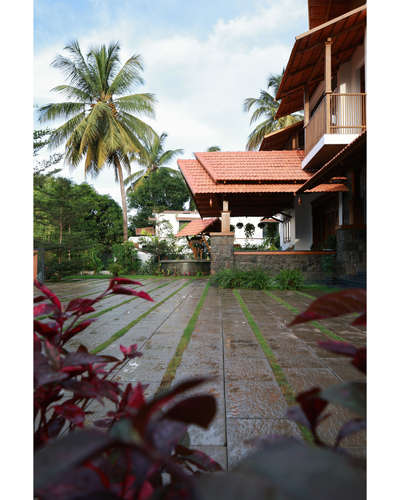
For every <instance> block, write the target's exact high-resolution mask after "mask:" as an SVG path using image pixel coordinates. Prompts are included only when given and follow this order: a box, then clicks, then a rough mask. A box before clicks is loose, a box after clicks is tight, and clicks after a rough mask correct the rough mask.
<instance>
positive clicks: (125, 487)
mask: <svg viewBox="0 0 400 500" xmlns="http://www.w3.org/2000/svg"><path fill="white" fill-rule="evenodd" d="M129 284H131V285H141V283H139V282H136V281H133V280H130V279H127V278H113V279H112V280H110V284H109V286H108V288H107V290H105V292H103V293H102V294H100V295H99V296H98V297H96V298H95V299H82V298H78V299H74V300H71V301H70V302H69V303H68V304H66V305H63V304H61V302H60V300H59V298H58V297H57V296H56V295H55V294H54V293H53V292H52V291H51V290H49V289H48V288H47V287H46V286H44V285H42V284H41V283H39V282H37V281H35V285H36V287H37V288H38V289H39V290H40V291H41V293H42V295H40V296H38V297H36V298H35V299H34V302H35V306H34V316H35V320H34V389H35V390H34V424H35V433H34V446H35V495H36V497H37V498H39V499H43V500H47V499H68V500H70V499H73V498H93V499H94V498H96V499H100V498H101V499H107V498H109V499H112V498H123V499H134V498H138V499H146V498H149V497H150V496H151V495H152V494H153V492H154V491H155V490H156V489H157V488H160V487H161V486H162V472H164V471H165V472H167V473H169V476H170V477H171V478H172V481H171V485H170V486H169V488H170V490H171V491H173V488H174V487H175V486H176V487H177V488H178V489H182V490H185V491H189V489H190V488H191V480H192V479H191V475H192V473H193V472H194V471H199V470H203V471H216V470H221V467H220V466H219V464H217V463H216V462H215V461H214V460H212V459H211V458H209V457H208V456H207V455H205V454H204V453H202V452H200V451H197V450H190V449H188V448H186V447H184V446H182V445H181V444H179V443H180V441H181V440H182V438H183V437H184V435H185V433H186V429H187V425H189V424H195V425H199V426H200V427H203V428H207V427H208V425H209V424H210V422H211V420H212V419H213V417H214V415H215V412H216V402H215V399H214V398H213V397H212V396H208V395H202V396H195V397H191V398H189V399H186V400H182V401H180V402H175V401H174V400H175V398H176V397H177V396H179V395H181V394H183V393H184V392H185V391H188V390H190V389H192V388H194V387H197V386H198V385H200V384H201V383H203V382H204V381H205V379H196V380H192V381H188V382H184V383H182V384H180V385H178V386H177V387H175V388H174V389H173V390H172V391H169V392H167V393H165V394H163V395H162V396H159V397H156V398H153V399H152V400H150V401H146V399H145V397H144V393H143V386H142V385H141V384H140V383H139V384H137V385H136V386H135V387H132V385H131V384H128V385H127V386H126V387H125V389H122V388H121V386H120V384H119V383H117V382H115V381H113V380H112V379H111V375H112V374H113V373H114V372H115V371H116V370H117V369H118V368H120V367H121V365H122V364H123V363H125V362H126V361H127V360H128V359H132V358H135V357H137V356H141V353H139V352H138V351H137V346H136V345H131V346H128V347H125V346H120V350H121V352H122V354H123V357H122V358H121V359H117V358H115V357H113V356H104V355H95V354H91V353H89V352H88V350H87V349H86V347H85V346H83V345H80V346H79V348H78V349H77V350H76V351H75V352H70V351H68V350H67V348H66V346H65V345H66V344H67V342H68V341H69V340H70V339H72V338H73V337H75V336H76V335H78V334H79V333H80V332H82V331H84V330H85V329H86V328H87V327H88V326H89V325H90V324H92V322H93V321H95V320H94V319H84V316H85V315H86V314H88V313H92V312H93V311H95V309H94V307H93V306H94V305H95V304H96V303H97V302H99V301H100V300H101V299H103V298H104V297H106V296H108V295H110V294H113V293H114V294H124V295H133V296H137V297H140V298H143V299H146V300H150V301H152V300H153V299H152V298H151V297H150V296H149V295H148V294H147V293H146V292H143V291H139V292H138V291H136V290H134V289H132V288H129V287H126V286H123V285H129ZM44 316H45V317H44ZM105 399H107V400H109V401H111V402H112V403H113V404H114V410H111V411H108V412H107V414H106V415H105V418H103V419H100V420H98V421H97V422H95V423H94V425H96V427H97V428H98V430H95V429H94V428H93V427H91V428H90V427H89V428H88V427H87V425H86V423H87V417H88V416H90V415H91V414H92V412H91V411H90V406H89V403H90V402H92V401H98V402H99V403H101V404H103V403H104V400H105ZM88 406H89V408H88ZM193 408H194V409H195V410H196V411H193ZM172 485H175V486H172Z"/></svg>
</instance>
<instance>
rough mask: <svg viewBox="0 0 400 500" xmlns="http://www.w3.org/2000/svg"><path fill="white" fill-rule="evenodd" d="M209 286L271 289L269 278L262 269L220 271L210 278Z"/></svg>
mask: <svg viewBox="0 0 400 500" xmlns="http://www.w3.org/2000/svg"><path fill="white" fill-rule="evenodd" d="M210 280H211V284H213V285H216V286H218V287H220V288H253V289H256V290H263V289H266V288H271V286H272V283H273V281H272V279H271V276H270V275H269V274H268V273H266V272H265V271H264V270H263V269H259V268H256V269H250V270H249V271H245V270H241V269H222V270H221V271H218V272H217V273H215V274H214V275H213V276H212V277H211V278H210Z"/></svg>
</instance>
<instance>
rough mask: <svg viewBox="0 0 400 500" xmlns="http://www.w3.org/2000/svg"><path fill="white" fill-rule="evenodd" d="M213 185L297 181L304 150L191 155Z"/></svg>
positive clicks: (301, 175)
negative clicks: (235, 182)
mask: <svg viewBox="0 0 400 500" xmlns="http://www.w3.org/2000/svg"><path fill="white" fill-rule="evenodd" d="M195 156H196V158H197V160H198V161H199V162H200V163H201V165H202V166H203V167H204V168H205V170H206V171H207V173H208V174H209V176H210V177H211V179H212V180H213V181H214V182H217V183H218V182H224V181H225V182H232V181H250V182H254V181H297V180H299V181H301V180H307V179H308V177H309V176H308V175H307V173H306V172H304V170H303V169H302V168H301V162H302V160H303V158H304V151H302V150H289V151H285V150H284V151H280V150H279V151H237V152H210V153H195Z"/></svg>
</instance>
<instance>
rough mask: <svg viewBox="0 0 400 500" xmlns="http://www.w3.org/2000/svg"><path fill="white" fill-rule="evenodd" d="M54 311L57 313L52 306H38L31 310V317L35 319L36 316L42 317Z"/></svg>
mask: <svg viewBox="0 0 400 500" xmlns="http://www.w3.org/2000/svg"><path fill="white" fill-rule="evenodd" d="M55 311H57V308H56V306H55V305H53V304H39V305H38V306H35V307H34V308H33V315H34V317H35V318H36V317H37V316H44V315H45V314H51V313H52V312H55Z"/></svg>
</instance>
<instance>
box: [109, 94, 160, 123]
mask: <svg viewBox="0 0 400 500" xmlns="http://www.w3.org/2000/svg"><path fill="white" fill-rule="evenodd" d="M155 103H156V98H155V96H154V94H149V93H143V94H132V95H128V96H124V97H119V98H117V99H115V100H114V104H115V105H116V107H117V109H118V110H121V111H125V112H127V113H139V114H145V115H146V116H149V117H150V118H154V116H155V113H154V107H153V106H154V104H155Z"/></svg>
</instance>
